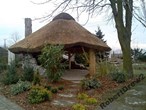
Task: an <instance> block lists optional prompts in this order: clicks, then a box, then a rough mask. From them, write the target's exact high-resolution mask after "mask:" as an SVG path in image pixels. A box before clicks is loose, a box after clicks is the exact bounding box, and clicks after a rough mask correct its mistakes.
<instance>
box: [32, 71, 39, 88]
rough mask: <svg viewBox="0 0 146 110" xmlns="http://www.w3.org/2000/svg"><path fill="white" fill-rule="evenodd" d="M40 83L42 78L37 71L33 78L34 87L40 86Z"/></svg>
mask: <svg viewBox="0 0 146 110" xmlns="http://www.w3.org/2000/svg"><path fill="white" fill-rule="evenodd" d="M40 82H41V77H40V73H39V71H38V70H37V71H36V72H35V74H34V77H33V85H37V84H38V85H40Z"/></svg>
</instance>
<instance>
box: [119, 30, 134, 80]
mask: <svg viewBox="0 0 146 110" xmlns="http://www.w3.org/2000/svg"><path fill="white" fill-rule="evenodd" d="M129 35H130V36H129ZM118 38H119V42H120V45H121V49H122V52H123V71H124V72H125V73H126V75H127V77H128V78H132V77H133V68H132V58H131V46H130V44H131V43H130V42H129V40H130V38H131V34H130V32H127V31H126V30H125V29H124V28H123V29H122V31H121V29H120V30H119V29H118Z"/></svg>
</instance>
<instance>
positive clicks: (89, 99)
mask: <svg viewBox="0 0 146 110" xmlns="http://www.w3.org/2000/svg"><path fill="white" fill-rule="evenodd" d="M85 102H86V103H87V104H90V105H91V104H97V100H96V99H95V98H87V99H85Z"/></svg>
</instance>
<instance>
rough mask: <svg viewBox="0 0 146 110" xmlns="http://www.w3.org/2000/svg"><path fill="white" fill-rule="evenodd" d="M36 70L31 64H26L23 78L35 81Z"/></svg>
mask: <svg viewBox="0 0 146 110" xmlns="http://www.w3.org/2000/svg"><path fill="white" fill-rule="evenodd" d="M33 75H34V70H33V67H32V66H31V65H29V64H28V65H26V64H25V65H24V72H23V76H22V80H24V81H33Z"/></svg>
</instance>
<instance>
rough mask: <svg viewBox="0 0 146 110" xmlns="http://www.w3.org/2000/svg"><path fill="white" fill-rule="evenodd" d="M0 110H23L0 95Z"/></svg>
mask: <svg viewBox="0 0 146 110" xmlns="http://www.w3.org/2000/svg"><path fill="white" fill-rule="evenodd" d="M0 110H24V109H23V108H21V107H20V106H18V105H17V104H15V103H14V102H11V101H10V100H8V99H7V98H6V97H4V96H2V95H0Z"/></svg>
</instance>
